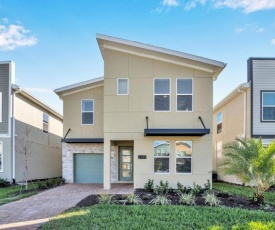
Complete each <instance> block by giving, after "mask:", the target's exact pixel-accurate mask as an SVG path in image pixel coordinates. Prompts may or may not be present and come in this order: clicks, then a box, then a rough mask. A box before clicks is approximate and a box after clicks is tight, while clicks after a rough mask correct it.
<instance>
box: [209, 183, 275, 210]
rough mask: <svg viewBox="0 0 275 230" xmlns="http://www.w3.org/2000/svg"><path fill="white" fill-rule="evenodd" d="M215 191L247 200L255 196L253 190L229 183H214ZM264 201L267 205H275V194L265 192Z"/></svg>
mask: <svg viewBox="0 0 275 230" xmlns="http://www.w3.org/2000/svg"><path fill="white" fill-rule="evenodd" d="M213 189H216V190H219V191H221V192H226V193H229V194H232V195H236V196H242V197H246V198H252V196H253V189H252V188H250V187H244V186H241V185H234V184H229V183H213ZM264 200H265V203H267V204H272V205H275V192H274V191H273V192H265V193H264Z"/></svg>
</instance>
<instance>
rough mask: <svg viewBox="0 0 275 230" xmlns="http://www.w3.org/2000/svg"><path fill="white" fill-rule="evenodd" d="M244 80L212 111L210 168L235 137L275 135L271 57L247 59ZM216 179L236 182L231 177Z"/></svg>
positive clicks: (274, 82)
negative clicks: (245, 77)
mask: <svg viewBox="0 0 275 230" xmlns="http://www.w3.org/2000/svg"><path fill="white" fill-rule="evenodd" d="M247 65H248V66H247V82H246V83H244V84H241V85H239V86H238V87H237V88H236V89H234V90H233V91H232V92H231V93H230V94H229V95H227V96H226V97H225V98H224V99H223V100H221V101H220V102H219V103H218V104H217V105H216V106H215V107H214V111H213V150H214V151H213V169H214V170H217V162H218V161H219V160H220V159H221V158H222V156H223V155H222V146H223V145H224V144H226V143H228V142H231V141H234V140H235V138H236V137H237V136H242V137H245V138H259V137H262V141H263V144H265V145H267V144H269V143H270V141H272V140H273V139H274V138H275V58H249V59H248V61H247ZM219 178H220V179H223V180H226V181H229V182H234V183H239V181H238V180H237V179H236V178H235V177H232V176H226V177H222V176H220V175H219Z"/></svg>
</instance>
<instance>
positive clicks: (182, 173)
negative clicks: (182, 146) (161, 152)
mask: <svg viewBox="0 0 275 230" xmlns="http://www.w3.org/2000/svg"><path fill="white" fill-rule="evenodd" d="M177 142H191V144H192V146H191V157H177ZM182 158H189V159H191V172H190V173H184V172H183V173H181V172H177V159H182ZM192 158H193V141H186V140H185V141H175V174H181V175H192V174H193V173H192V171H193V159H192Z"/></svg>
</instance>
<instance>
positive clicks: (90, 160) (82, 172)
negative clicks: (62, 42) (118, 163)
mask: <svg viewBox="0 0 275 230" xmlns="http://www.w3.org/2000/svg"><path fill="white" fill-rule="evenodd" d="M74 182H75V183H103V154H74Z"/></svg>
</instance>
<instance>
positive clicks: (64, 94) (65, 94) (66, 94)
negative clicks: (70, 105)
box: [58, 84, 104, 99]
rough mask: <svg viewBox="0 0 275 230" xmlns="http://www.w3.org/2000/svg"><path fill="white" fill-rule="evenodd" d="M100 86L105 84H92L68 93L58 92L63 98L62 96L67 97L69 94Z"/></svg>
mask: <svg viewBox="0 0 275 230" xmlns="http://www.w3.org/2000/svg"><path fill="white" fill-rule="evenodd" d="M100 86H104V84H98V85H93V86H90V87H84V88H81V89H78V90H73V91H70V92H68V93H63V94H58V95H59V98H60V99H62V97H65V96H68V95H71V94H74V93H79V92H82V91H84V90H88V89H94V88H97V87H100Z"/></svg>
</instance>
